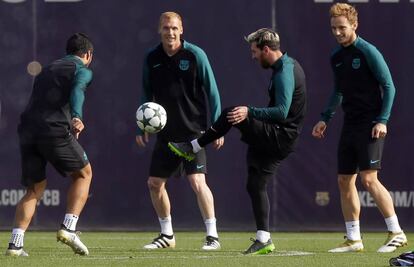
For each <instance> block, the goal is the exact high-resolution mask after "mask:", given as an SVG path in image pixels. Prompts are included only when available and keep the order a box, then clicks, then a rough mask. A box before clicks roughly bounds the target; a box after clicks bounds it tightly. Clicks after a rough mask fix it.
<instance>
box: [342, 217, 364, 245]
mask: <svg viewBox="0 0 414 267" xmlns="http://www.w3.org/2000/svg"><path fill="white" fill-rule="evenodd" d="M345 227H346V238H348V240H352V241H356V240H361V231H360V228H359V220H358V221H349V222H345Z"/></svg>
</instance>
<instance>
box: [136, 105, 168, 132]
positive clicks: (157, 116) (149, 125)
mask: <svg viewBox="0 0 414 267" xmlns="http://www.w3.org/2000/svg"><path fill="white" fill-rule="evenodd" d="M136 118H137V124H138V127H139V128H140V129H141V130H143V131H144V132H147V133H158V132H159V131H161V130H162V128H164V126H165V124H167V112H166V111H165V109H164V108H163V107H162V106H161V105H160V104H157V103H154V102H146V103H144V104H142V105H141V106H139V108H138V110H137V112H136Z"/></svg>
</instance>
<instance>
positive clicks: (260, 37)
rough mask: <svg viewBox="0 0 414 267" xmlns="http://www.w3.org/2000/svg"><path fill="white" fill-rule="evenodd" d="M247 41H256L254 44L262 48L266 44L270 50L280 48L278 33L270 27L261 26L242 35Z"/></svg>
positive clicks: (250, 42)
mask: <svg viewBox="0 0 414 267" xmlns="http://www.w3.org/2000/svg"><path fill="white" fill-rule="evenodd" d="M244 39H245V40H246V41H247V42H248V43H249V44H252V43H256V46H257V47H258V48H259V49H260V50H262V49H263V47H265V46H268V47H269V48H270V49H271V50H273V51H276V50H279V49H280V38H279V34H277V32H275V31H274V30H272V29H268V28H261V29H258V30H257V31H255V32H252V33H251V34H249V35H247V37H244Z"/></svg>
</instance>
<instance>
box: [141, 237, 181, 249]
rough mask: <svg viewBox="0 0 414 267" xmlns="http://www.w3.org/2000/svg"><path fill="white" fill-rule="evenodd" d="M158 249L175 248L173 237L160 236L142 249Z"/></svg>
mask: <svg viewBox="0 0 414 267" xmlns="http://www.w3.org/2000/svg"><path fill="white" fill-rule="evenodd" d="M159 248H175V237H174V235H164V234H160V235H159V236H157V237H156V238H154V240H153V241H152V242H151V243H149V244H148V245H145V246H144V249H159Z"/></svg>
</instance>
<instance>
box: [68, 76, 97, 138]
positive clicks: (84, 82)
mask: <svg viewBox="0 0 414 267" xmlns="http://www.w3.org/2000/svg"><path fill="white" fill-rule="evenodd" d="M91 81H92V71H91V70H89V69H87V68H79V69H78V70H77V71H76V73H75V77H74V80H73V83H72V90H71V93H70V98H69V105H70V111H71V117H72V128H73V131H74V133H75V135H76V138H77V137H78V136H79V133H80V132H81V131H82V130H83V129H84V128H85V126H84V124H83V104H84V102H85V91H86V88H87V87H88V86H89V84H90V83H91Z"/></svg>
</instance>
